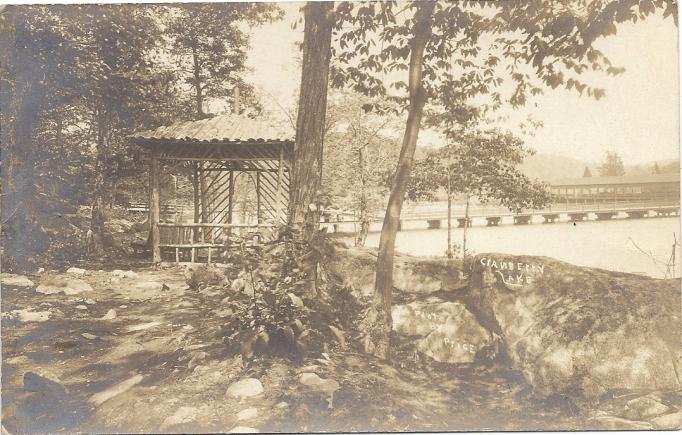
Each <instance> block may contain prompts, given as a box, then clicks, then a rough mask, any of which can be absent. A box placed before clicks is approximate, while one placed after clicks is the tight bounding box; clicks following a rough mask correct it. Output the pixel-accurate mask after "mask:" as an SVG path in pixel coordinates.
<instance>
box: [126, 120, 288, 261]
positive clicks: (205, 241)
mask: <svg viewBox="0 0 682 435" xmlns="http://www.w3.org/2000/svg"><path fill="white" fill-rule="evenodd" d="M294 137H295V132H294V131H293V129H287V128H284V127H280V126H276V125H275V124H273V123H271V122H268V121H263V120H257V119H251V118H247V117H244V116H240V115H234V114H225V115H218V116H214V117H212V118H208V119H203V120H199V121H189V122H180V123H176V124H173V125H170V126H165V127H160V128H157V129H155V130H149V131H142V132H138V133H136V134H134V135H133V136H132V137H130V138H129V141H130V142H131V143H133V144H137V145H139V146H141V147H142V148H143V149H144V150H145V152H146V154H147V156H148V160H149V174H150V176H149V224H150V226H149V228H150V233H149V241H150V245H151V251H152V259H153V261H154V262H158V261H161V259H162V255H164V256H170V257H171V258H174V260H175V261H180V258H181V255H182V256H184V255H185V254H187V253H189V255H190V258H191V261H192V262H194V261H196V260H197V259H198V258H199V257H200V256H201V257H202V258H206V260H207V262H208V263H210V262H211V260H212V256H213V255H214V254H215V253H216V250H220V249H221V248H225V246H226V240H227V236H228V235H229V234H231V233H233V232H238V233H240V234H242V235H244V234H246V235H249V234H262V232H263V231H266V230H267V229H268V228H272V227H273V226H275V225H277V224H279V223H280V222H285V221H286V213H287V206H288V200H289V174H290V167H291V159H292V157H293V151H294ZM173 173H176V174H177V173H188V174H189V179H191V180H192V184H193V194H192V196H193V206H194V207H193V208H194V213H193V219H192V220H191V221H190V222H177V221H175V222H162V221H161V216H160V210H161V209H162V208H163V207H164V206H165V207H167V206H168V204H163V203H162V202H163V201H162V198H161V196H160V189H159V187H160V180H161V179H162V175H164V174H173ZM240 175H246V176H248V177H249V178H250V179H251V180H252V181H253V184H255V186H254V188H255V196H256V203H257V205H256V208H257V211H256V216H257V218H256V222H255V224H254V223H245V222H239V223H235V222H234V220H233V218H234V216H233V214H234V204H235V184H236V179H237V177H238V176H240Z"/></svg>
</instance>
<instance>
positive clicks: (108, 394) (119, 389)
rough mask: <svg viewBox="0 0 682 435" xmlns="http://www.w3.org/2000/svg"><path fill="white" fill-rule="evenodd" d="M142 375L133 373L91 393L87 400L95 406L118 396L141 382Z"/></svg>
mask: <svg viewBox="0 0 682 435" xmlns="http://www.w3.org/2000/svg"><path fill="white" fill-rule="evenodd" d="M142 379H143V378H142V375H135V376H133V377H131V378H128V379H126V380H125V381H123V382H120V383H118V384H116V385H114V386H112V387H110V388H107V389H106V390H104V391H100V392H99V393H97V394H93V395H92V396H91V397H90V399H88V402H90V403H91V404H93V405H95V406H99V405H101V404H102V403H104V402H106V401H107V400H109V399H111V398H113V397H116V396H118V395H119V394H121V393H123V392H126V391H128V390H129V389H131V388H132V387H134V386H135V385H137V384H139V383H140V382H142Z"/></svg>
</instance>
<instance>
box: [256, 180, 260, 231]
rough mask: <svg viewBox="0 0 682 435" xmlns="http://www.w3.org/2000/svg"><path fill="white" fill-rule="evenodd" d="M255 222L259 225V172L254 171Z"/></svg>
mask: <svg viewBox="0 0 682 435" xmlns="http://www.w3.org/2000/svg"><path fill="white" fill-rule="evenodd" d="M256 223H257V224H258V225H260V172H256Z"/></svg>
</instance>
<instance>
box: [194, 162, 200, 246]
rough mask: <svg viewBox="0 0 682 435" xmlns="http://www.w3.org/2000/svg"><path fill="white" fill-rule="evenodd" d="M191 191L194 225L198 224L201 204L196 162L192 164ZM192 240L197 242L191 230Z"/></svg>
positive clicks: (196, 237)
mask: <svg viewBox="0 0 682 435" xmlns="http://www.w3.org/2000/svg"><path fill="white" fill-rule="evenodd" d="M192 190H193V199H194V223H195V224H198V223H199V218H200V214H199V207H201V202H200V198H199V165H198V164H197V163H196V162H192ZM192 240H193V241H195V242H196V241H197V240H199V238H198V236H197V233H196V231H195V230H194V229H192Z"/></svg>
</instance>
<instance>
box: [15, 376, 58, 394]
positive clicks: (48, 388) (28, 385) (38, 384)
mask: <svg viewBox="0 0 682 435" xmlns="http://www.w3.org/2000/svg"><path fill="white" fill-rule="evenodd" d="M24 390H25V391H28V392H31V393H43V392H47V393H51V394H55V395H65V394H66V391H67V390H66V387H64V386H63V385H62V384H60V383H59V382H57V381H56V380H53V379H48V378H46V377H44V376H41V375H39V374H37V373H34V372H26V373H24Z"/></svg>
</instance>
